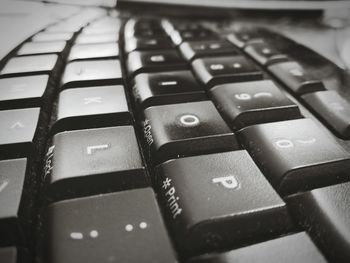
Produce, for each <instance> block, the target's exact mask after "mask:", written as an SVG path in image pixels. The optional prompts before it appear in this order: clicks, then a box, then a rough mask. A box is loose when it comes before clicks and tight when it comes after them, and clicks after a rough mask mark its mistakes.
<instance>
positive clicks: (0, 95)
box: [0, 75, 49, 109]
mask: <svg viewBox="0 0 350 263" xmlns="http://www.w3.org/2000/svg"><path fill="white" fill-rule="evenodd" d="M48 85H49V76H48V75H38V76H28V77H17V78H4V79H0V109H11V108H26V107H40V106H41V105H42V104H43V102H44V93H45V90H46V88H47V87H48Z"/></svg>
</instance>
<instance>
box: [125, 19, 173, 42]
mask: <svg viewBox="0 0 350 263" xmlns="http://www.w3.org/2000/svg"><path fill="white" fill-rule="evenodd" d="M165 36H166V34H165V32H164V30H163V29H162V28H161V26H160V21H159V20H156V19H144V18H140V19H129V20H128V22H127V23H126V24H125V27H124V37H125V39H127V38H133V37H135V38H155V37H165Z"/></svg>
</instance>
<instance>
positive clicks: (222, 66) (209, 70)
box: [192, 56, 263, 88]
mask: <svg viewBox="0 0 350 263" xmlns="http://www.w3.org/2000/svg"><path fill="white" fill-rule="evenodd" d="M192 66H193V70H194V72H195V73H196V75H197V76H198V78H199V79H200V80H201V81H202V82H203V83H204V84H205V85H207V87H208V88H210V87H212V86H215V85H218V84H222V83H230V82H242V81H253V80H259V79H262V77H263V74H262V72H261V71H260V70H259V69H258V68H257V67H256V66H255V65H254V64H253V63H252V62H251V61H249V60H248V59H247V58H245V57H243V56H225V57H213V58H203V59H196V60H194V61H193V62H192Z"/></svg>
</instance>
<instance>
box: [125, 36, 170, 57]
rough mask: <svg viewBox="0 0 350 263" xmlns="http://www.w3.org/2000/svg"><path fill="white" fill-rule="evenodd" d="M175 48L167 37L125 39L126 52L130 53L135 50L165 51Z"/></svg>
mask: <svg viewBox="0 0 350 263" xmlns="http://www.w3.org/2000/svg"><path fill="white" fill-rule="evenodd" d="M171 48H173V44H172V43H171V41H170V39H169V38H167V37H163V38H159V37H158V38H135V37H130V38H126V39H125V52H126V53H130V52H132V51H134V50H146V51H147V50H164V49H171Z"/></svg>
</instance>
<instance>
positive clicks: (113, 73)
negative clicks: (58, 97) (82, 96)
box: [61, 59, 123, 89]
mask: <svg viewBox="0 0 350 263" xmlns="http://www.w3.org/2000/svg"><path fill="white" fill-rule="evenodd" d="M122 83H123V79H122V71H121V66H120V61H119V60H117V59H113V60H95V61H75V62H70V63H68V64H67V66H66V69H65V71H64V74H63V78H62V87H61V88H62V89H66V88H74V87H82V86H96V85H109V84H122Z"/></svg>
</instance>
